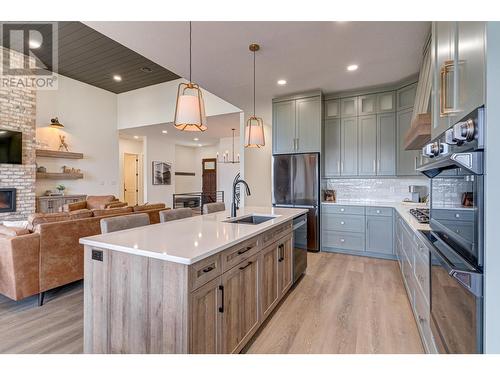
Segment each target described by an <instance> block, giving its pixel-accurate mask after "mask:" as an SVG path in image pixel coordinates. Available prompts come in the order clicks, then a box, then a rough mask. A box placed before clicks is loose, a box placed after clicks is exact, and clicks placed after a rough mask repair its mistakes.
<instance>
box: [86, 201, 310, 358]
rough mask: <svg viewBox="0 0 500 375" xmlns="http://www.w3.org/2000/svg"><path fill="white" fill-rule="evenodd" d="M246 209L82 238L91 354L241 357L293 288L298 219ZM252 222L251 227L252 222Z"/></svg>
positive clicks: (289, 213) (289, 211)
mask: <svg viewBox="0 0 500 375" xmlns="http://www.w3.org/2000/svg"><path fill="white" fill-rule="evenodd" d="M306 212H307V210H305V209H293V208H273V207H245V208H242V209H241V210H240V211H239V212H238V217H239V218H247V217H248V216H249V215H259V216H261V217H264V218H263V220H266V221H263V222H261V223H259V224H249V223H234V222H231V221H232V220H233V219H230V218H228V213H227V212H218V213H214V214H209V215H202V216H196V217H192V218H187V219H182V220H176V221H173V222H168V223H160V224H154V225H149V226H145V227H140V228H135V229H129V230H125V231H120V232H114V233H109V234H103V235H98V236H92V237H86V238H82V239H81V240H80V242H81V243H82V244H84V245H85V276H84V351H85V353H237V352H239V351H241V349H242V348H243V347H244V346H245V345H246V343H247V342H248V341H249V340H250V338H251V337H252V336H253V334H254V333H255V332H256V331H257V329H258V328H259V327H260V325H261V324H262V323H263V322H264V321H265V319H266V318H267V317H268V316H269V315H270V313H271V312H272V311H273V309H274V308H275V307H276V306H277V304H278V303H279V301H280V300H281V299H282V298H283V297H284V296H285V295H286V293H287V291H288V290H289V288H290V287H291V285H292V275H293V273H292V271H293V270H292V266H293V262H292V254H293V244H292V221H293V219H294V218H295V217H297V216H300V215H301V214H303V213H306ZM247 221H248V220H247Z"/></svg>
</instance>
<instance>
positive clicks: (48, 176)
mask: <svg viewBox="0 0 500 375" xmlns="http://www.w3.org/2000/svg"><path fill="white" fill-rule="evenodd" d="M36 178H37V179H44V180H78V179H80V178H83V173H41V172H36Z"/></svg>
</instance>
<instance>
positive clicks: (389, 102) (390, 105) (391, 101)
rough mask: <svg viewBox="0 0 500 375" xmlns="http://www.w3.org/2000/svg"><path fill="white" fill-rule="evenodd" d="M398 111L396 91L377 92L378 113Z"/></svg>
mask: <svg viewBox="0 0 500 375" xmlns="http://www.w3.org/2000/svg"><path fill="white" fill-rule="evenodd" d="M395 111H396V93H395V92H394V91H387V92H381V93H379V94H377V113H384V112H395Z"/></svg>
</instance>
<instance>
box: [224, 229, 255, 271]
mask: <svg viewBox="0 0 500 375" xmlns="http://www.w3.org/2000/svg"><path fill="white" fill-rule="evenodd" d="M260 249H261V246H260V244H259V240H258V237H254V238H251V239H249V240H247V241H244V242H242V243H239V244H238V245H235V246H233V247H230V248H229V249H227V250H224V251H223V252H222V272H226V271H227V270H230V269H231V268H233V267H234V266H236V265H238V264H239V263H240V262H242V261H243V260H245V259H247V258H249V257H251V256H252V255H254V254H256V253H258V252H259V251H260Z"/></svg>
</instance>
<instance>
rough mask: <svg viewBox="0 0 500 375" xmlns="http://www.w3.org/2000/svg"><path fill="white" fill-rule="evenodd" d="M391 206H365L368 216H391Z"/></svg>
mask: <svg viewBox="0 0 500 375" xmlns="http://www.w3.org/2000/svg"><path fill="white" fill-rule="evenodd" d="M392 211H393V210H392V208H390V207H366V214H367V215H370V216H390V217H392Z"/></svg>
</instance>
